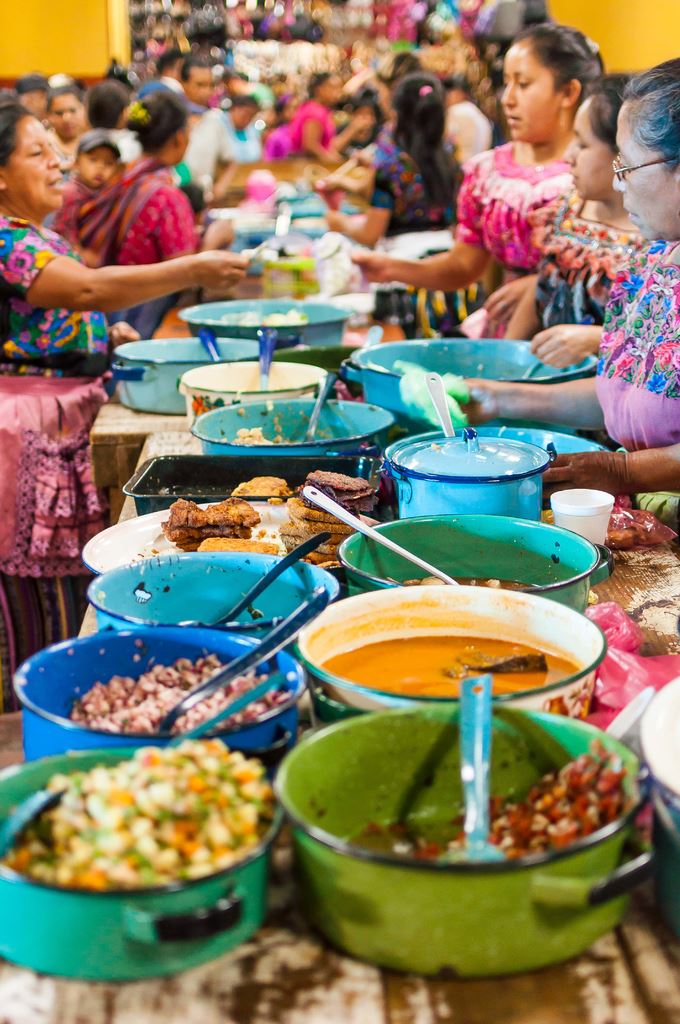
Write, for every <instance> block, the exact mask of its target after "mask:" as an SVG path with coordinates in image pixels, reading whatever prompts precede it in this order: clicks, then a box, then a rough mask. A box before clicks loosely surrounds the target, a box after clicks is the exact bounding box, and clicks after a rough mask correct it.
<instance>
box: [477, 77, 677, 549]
mask: <svg viewBox="0 0 680 1024" xmlns="http://www.w3.org/2000/svg"><path fill="white" fill-rule="evenodd" d="M617 143H618V150H619V154H618V156H617V158H616V160H615V161H614V173H615V176H616V181H617V188H618V189H619V191H620V192H621V193H622V195H623V203H624V207H625V209H626V210H627V211H628V214H629V216H630V219H631V221H632V222H633V224H635V226H636V227H637V228H638V229H639V230H640V233H641V234H642V235H643V237H644V238H646V239H648V240H649V241H650V242H651V244H650V245H648V246H647V248H646V249H644V250H642V251H641V252H638V253H637V254H636V255H634V256H633V257H631V260H630V263H629V264H628V265H627V267H626V268H625V270H623V271H621V272H620V273H619V274H617V275H616V277H615V279H614V283H613V285H612V288H611V292H610V297H609V303H608V305H607V308H606V311H605V318H604V326H603V335H602V344H601V346H600V359H599V363H598V368H597V377H596V378H595V379H592V378H591V379H587V380H579V381H572V382H568V383H565V384H556V385H554V386H553V387H550V388H544V387H541V386H539V385H536V384H500V383H498V382H492V381H473V382H472V398H473V403H472V404H471V406H470V410H471V415H472V418H473V419H475V420H477V421H478V422H479V421H482V420H487V419H495V418H496V417H500V418H502V419H504V420H505V419H531V420H547V421H549V422H556V423H564V424H570V425H571V426H573V427H582V428H594V429H597V428H602V427H606V429H607V431H608V432H609V434H610V436H611V437H612V438H614V440H616V441H617V442H618V443H619V444H620V445H621V446H622V447H623V448H624V449H625V451H624V452H582V453H579V454H577V455H563V456H560V457H559V458H558V460H557V462H556V463H555V465H554V467H553V468H551V469H549V470H548V472H547V473H546V474H545V477H544V479H545V482H546V484H547V485H548V487H549V488H552V489H563V488H565V487H594V488H597V489H599V490H605V491H609V492H610V493H611V494H638V496H639V495H640V494H641V493H645V494H646V497H645V498H644V499H643V500H642V501H641V502H640V503H641V504H642V505H643V507H647V508H649V507H651V508H653V509H654V511H657V512H662V514H663V515H664V518H665V519H666V521H669V520H670V522H671V523H672V525H674V527H675V529H676V530H677V529H678V516H677V513H678V499H679V495H678V492H679V491H680V217H679V216H678V208H679V207H680V59H679V58H676V59H674V60H670V61H667V62H666V63H665V64H660V65H659V66H658V67H655V68H652V70H651V71H646V72H644V73H642V74H640V75H637V76H636V77H635V78H633V79H632V80H631V82H630V83H629V85H628V87H627V88H626V91H625V93H624V103H623V107H622V109H621V113H620V115H619V126H618V132H617ZM649 492H656V496H655V498H654V499H652V498H651V497H650V495H649Z"/></svg>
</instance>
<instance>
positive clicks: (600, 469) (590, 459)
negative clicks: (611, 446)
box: [543, 452, 631, 496]
mask: <svg viewBox="0 0 680 1024" xmlns="http://www.w3.org/2000/svg"><path fill="white" fill-rule="evenodd" d="M626 459H627V456H626V453H625V452H575V453H574V454H572V455H558V456H557V459H556V460H555V462H554V463H553V464H552V466H550V468H549V469H547V470H546V471H545V473H544V474H543V493H544V495H548V496H549V495H551V494H553V493H554V492H555V491H564V490H566V489H567V488H569V487H588V488H593V489H594V490H596V491H608V492H609V494H628V493H629V492H630V490H631V484H630V481H629V479H628V468H627V465H626Z"/></svg>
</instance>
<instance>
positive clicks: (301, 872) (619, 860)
mask: <svg viewBox="0 0 680 1024" xmlns="http://www.w3.org/2000/svg"><path fill="white" fill-rule="evenodd" d="M594 740H599V741H600V742H601V743H603V744H604V746H605V747H606V748H607V749H609V750H612V751H614V752H615V753H616V754H617V755H618V756H619V757H620V758H621V760H622V762H623V764H624V765H625V767H626V770H627V783H626V785H627V789H628V793H629V797H630V807H629V810H628V813H626V814H625V815H624V816H623V817H621V818H620V819H619V820H617V821H614V822H612V823H611V824H609V825H607V826H606V827H604V828H601V829H599V830H598V831H596V832H594V833H593V834H592V835H591V836H588V837H587V838H585V839H581V840H578V841H577V842H575V843H573V844H572V845H571V846H568V847H565V848H563V849H562V850H559V851H553V852H549V853H543V854H537V855H533V856H527V857H522V858H519V859H517V860H512V861H509V860H502V861H500V862H498V861H494V862H488V861H486V862H482V863H480V862H475V861H465V860H463V861H457V862H442V861H441V860H437V861H423V860H417V859H415V858H404V857H399V856H398V855H396V854H394V853H392V852H388V851H386V852H384V853H383V852H377V851H375V850H370V849H367V848H366V847H363V846H360V845H358V844H357V842H356V837H357V836H360V835H361V833H362V831H363V830H364V829H365V828H366V826H367V825H369V824H370V823H372V822H375V823H378V824H382V825H389V824H391V823H395V822H400V821H401V822H403V821H405V823H406V825H407V827H408V826H411V827H413V828H415V829H417V830H418V832H419V833H420V834H427V833H429V834H431V835H433V834H436V830H437V827H439V828H441V827H442V826H444V827H445V826H446V823H450V821H451V818H452V817H456V816H457V815H458V814H459V813H460V812H461V810H462V794H461V782H460V763H459V747H458V722H457V714H456V712H452V711H451V710H450V709H449V710H448V711H447V712H444V711H438V712H435V711H428V712H422V711H419V712H413V711H396V712H385V713H384V714H381V715H362V716H359V717H356V718H351V719H348V720H347V721H344V722H338V723H336V724H335V725H332V726H329V727H328V728H327V729H323V730H321V731H320V732H317V733H315V734H313V735H312V736H311V737H308V738H306V739H304V740H303V741H302V743H301V744H300V745H299V746H298V747H297V748H296V749H295V750H293V751H292V752H291V753H290V754H288V755H287V757H286V759H285V760H284V762H283V764H282V766H281V769H280V772H279V775H278V777H277V781H276V789H277V793H278V796H279V798H280V800H281V803H282V804H283V806H284V809H285V810H286V812H287V813H288V815H289V817H290V819H291V820H292V823H293V838H294V846H295V855H296V861H297V872H298V878H299V882H300V888H301V895H302V901H303V908H304V910H305V913H306V914H307V916H308V917H309V919H310V920H311V922H312V923H313V924H314V925H315V926H316V927H317V928H319V930H320V931H321V932H323V934H324V935H325V936H326V937H327V938H328V939H329V940H330V942H332V943H333V945H335V946H337V947H338V948H339V949H341V950H342V951H343V952H345V953H348V954H349V955H350V956H354V957H358V958H359V959H360V960H366V961H369V962H370V963H373V964H378V965H379V966H381V967H388V968H392V969H395V970H399V971H408V972H415V973H418V974H428V975H434V974H438V973H439V972H446V973H447V975H449V976H450V975H455V976H460V977H483V976H490V975H491V976H492V975H501V974H514V973H517V972H520V971H531V970H536V969H537V968H540V967H545V966H547V965H549V964H554V963H558V962H560V961H562V960H567V959H569V958H570V957H573V956H576V955H578V954H579V953H582V952H583V951H584V950H586V949H587V948H588V947H589V946H590V945H591V943H592V942H594V940H595V939H597V938H598V937H599V936H600V935H602V934H604V933H605V932H607V931H609V929H610V928H613V927H614V926H615V925H616V924H618V922H619V921H620V919H621V917H622V915H623V913H624V911H625V908H626V905H627V899H626V896H625V893H626V891H627V890H628V889H629V888H631V887H632V885H634V884H635V883H636V882H638V881H641V880H642V879H643V878H644V877H646V876H647V875H648V873H649V870H650V862H651V855H650V854H642V855H640V856H639V857H637V858H635V859H633V860H630V861H628V860H626V856H627V855H626V853H625V851H624V844H625V842H626V839H627V838H628V836H629V835H630V833H631V829H632V818H633V814H634V811H635V808H636V807H637V805H638V803H639V794H638V791H637V784H636V777H637V772H638V762H637V759H636V758H635V756H634V755H633V754H632V753H631V752H630V751H629V750H627V749H626V748H625V747H623V746H622V745H621V744H619V743H617V742H616V741H615V740H613V739H611V738H610V737H608V736H607V735H606V734H605V733H601V732H600V731H599V730H597V729H594V728H592V727H591V726H588V725H585V724H584V723H583V722H577V721H572V720H570V719H567V718H562V717H560V716H558V715H543V714H535V713H526V712H517V711H510V710H504V711H503V712H502V713H500V714H499V713H497V714H496V715H495V716H494V726H493V743H492V760H491V785H490V790H491V793H492V795H494V796H510V795H515V794H517V796H520V797H521V796H524V795H525V794H526V793H527V791H528V790H529V788H530V787H531V785H533V784H534V782H536V781H537V780H538V779H539V778H540V777H541V776H542V775H543V774H544V773H545V772H546V771H551V770H553V769H554V768H555V767H558V766H561V764H562V763H564V760H565V759H568V758H569V757H576V756H578V755H579V754H582V753H586V752H588V750H589V749H590V746H591V744H592V743H593V741H594ZM555 741H557V744H559V745H561V746H560V747H558V748H557V750H558V751H559V756H558V754H557V753H556V746H555Z"/></svg>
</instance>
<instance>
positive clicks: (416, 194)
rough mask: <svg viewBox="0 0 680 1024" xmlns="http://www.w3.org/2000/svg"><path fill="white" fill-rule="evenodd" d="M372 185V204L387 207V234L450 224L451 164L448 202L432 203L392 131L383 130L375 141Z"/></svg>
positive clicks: (453, 184)
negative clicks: (373, 179)
mask: <svg viewBox="0 0 680 1024" xmlns="http://www.w3.org/2000/svg"><path fill="white" fill-rule="evenodd" d="M373 164H374V167H375V185H374V191H373V197H372V199H371V206H376V207H379V208H380V209H383V210H390V211H391V217H390V223H389V227H388V229H387V235H398V234H402V233H403V232H407V231H431V230H436V229H437V228H446V227H449V225H450V224H452V223H453V198H454V192H455V185H456V183H455V174H454V168H453V162H452V164H451V203H450V204H449V205H448V206H435V205H433V204H432V203H431V202H430V201H429V200H428V198H427V196H426V194H425V185H424V183H423V179H422V177H421V174H420V171H419V170H418V168H417V167H416V165H415V163H414V162H413V160H412V159H411V157H410V156H409V155H408V153H404V152H403V150H401V149H400V148H399V147H398V146H397V145H396V144H395V142H394V139H393V137H392V133H391V132H389V131H387V130H383V131H382V132H381V133H380V135H379V136H378V140H377V142H376V151H375V158H374V161H373Z"/></svg>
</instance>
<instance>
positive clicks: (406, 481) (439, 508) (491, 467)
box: [385, 427, 555, 520]
mask: <svg viewBox="0 0 680 1024" xmlns="http://www.w3.org/2000/svg"><path fill="white" fill-rule="evenodd" d="M549 447H550V446H549ZM554 458H555V451H554V449H550V450H548V451H545V450H544V449H543V448H539V447H538V446H537V445H533V444H528V443H527V442H526V441H516V440H510V439H505V438H499V437H480V436H478V434H477V431H476V430H475V429H474V428H472V427H466V428H465V429H464V430H463V432H462V435H461V436H456V437H455V438H447V437H445V435H444V434H442V433H439V432H435V433H428V434H420V435H418V436H417V437H410V438H406V439H405V440H401V441H397V442H396V443H395V444H392V445H390V447H389V448H388V449H387V450H386V452H385V471H386V472H387V473H388V474H389V476H391V477H392V479H393V480H394V483H395V489H396V492H397V501H398V503H399V518H400V519H412V518H413V517H415V516H424V515H428V516H434V515H463V514H466V513H473V514H474V513H477V514H485V515H494V516H514V517H516V518H518V519H533V520H538V519H540V518H541V504H542V498H543V486H542V474H543V473H544V472H545V470H546V469H547V468H548V466H549V465H550V463H551V462H552V461H553V460H554Z"/></svg>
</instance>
